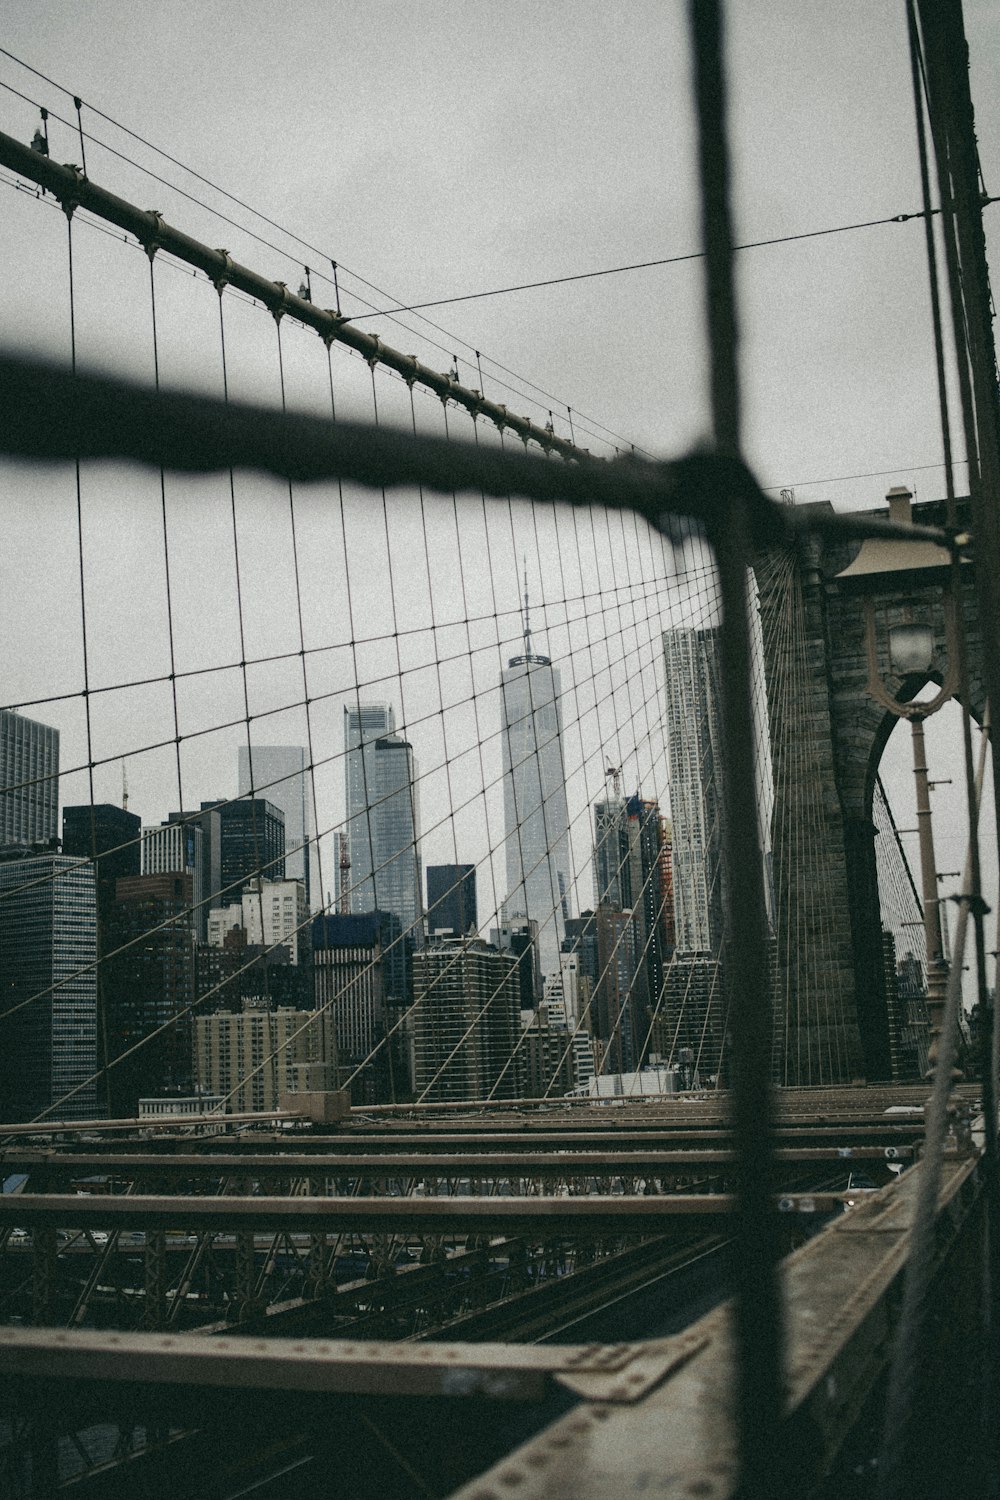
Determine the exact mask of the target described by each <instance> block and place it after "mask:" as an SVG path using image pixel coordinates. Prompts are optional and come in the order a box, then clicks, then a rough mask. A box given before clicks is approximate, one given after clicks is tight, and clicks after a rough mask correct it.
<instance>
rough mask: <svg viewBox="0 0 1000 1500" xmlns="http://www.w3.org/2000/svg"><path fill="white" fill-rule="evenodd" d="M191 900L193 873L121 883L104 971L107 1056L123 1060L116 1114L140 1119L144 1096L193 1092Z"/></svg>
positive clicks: (114, 1075)
mask: <svg viewBox="0 0 1000 1500" xmlns="http://www.w3.org/2000/svg"><path fill="white" fill-rule="evenodd" d="M193 895H194V892H193V877H192V875H191V874H190V873H187V874H180V873H172V874H159V875H135V876H130V877H127V878H123V879H121V880H119V881H118V884H117V888H116V900H115V909H114V914H113V917H112V922H111V934H110V945H111V951H110V953H109V955H108V957H107V958H106V960H105V966H104V993H105V997H106V1004H107V1010H108V1038H109V1045H108V1050H109V1054H110V1056H111V1058H112V1060H113V1059H114V1058H116V1057H119V1056H122V1057H123V1061H122V1062H121V1063H119V1064H118V1066H117V1067H115V1068H113V1069H112V1071H111V1073H110V1075H109V1077H110V1082H111V1091H110V1092H111V1107H112V1113H113V1114H115V1115H129V1116H131V1115H135V1114H136V1113H137V1112H138V1104H139V1099H140V1098H142V1097H144V1096H151V1095H155V1094H160V1093H163V1092H168V1093H189V1092H190V1089H191V1015H190V1010H191V1006H192V1004H193V1002H194V946H195V931H194V915H193V911H192V906H193ZM137 1044H141V1045H138V1046H137ZM133 1048H135V1050H134V1051H133V1050H132V1049H133Z"/></svg>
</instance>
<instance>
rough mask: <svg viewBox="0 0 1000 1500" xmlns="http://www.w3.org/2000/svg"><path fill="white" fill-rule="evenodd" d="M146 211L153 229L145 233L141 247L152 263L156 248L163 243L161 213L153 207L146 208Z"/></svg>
mask: <svg viewBox="0 0 1000 1500" xmlns="http://www.w3.org/2000/svg"><path fill="white" fill-rule="evenodd" d="M146 212H147V213H148V214H149V217H150V218H151V219H152V220H153V229H152V232H151V233H150V234H148V235H146V236H145V237H144V238H143V241H142V248H143V249H144V250H145V252H146V254H147V255H148V256H149V261H150V264H151V265H152V263H153V260H154V259H155V257H156V252H157V250H159V249H160V248H161V247H162V244H163V215H162V214H161V213H159V212H158V211H157V210H156V209H155V208H150V209H147V210H146Z"/></svg>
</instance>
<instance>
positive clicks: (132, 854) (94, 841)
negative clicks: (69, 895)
mask: <svg viewBox="0 0 1000 1500" xmlns="http://www.w3.org/2000/svg"><path fill="white" fill-rule="evenodd" d="M141 828H142V822H141V819H140V818H139V816H138V814H137V813H130V812H128V811H127V810H126V809H125V808H124V807H116V806H115V804H114V803H113V802H99V803H96V804H95V805H94V806H93V807H91V805H90V803H89V802H84V803H82V804H80V805H78V806H75V807H64V808H63V835H62V837H63V844H62V852H63V854H68V855H70V856H71V857H72V858H73V859H94V858H96V861H97V904H98V908H99V910H100V912H101V913H102V915H104V914H106V911H107V909H108V908H109V907H110V906H111V903H112V902H113V901H114V899H115V881H116V880H118V879H119V878H120V877H122V876H125V875H138V874H140V873H141V854H140V844H139V835H140V830H141Z"/></svg>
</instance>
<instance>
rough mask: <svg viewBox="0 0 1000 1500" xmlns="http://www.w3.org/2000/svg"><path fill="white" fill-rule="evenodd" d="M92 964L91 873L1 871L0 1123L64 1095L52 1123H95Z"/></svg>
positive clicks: (20, 863)
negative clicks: (92, 1120) (1, 1050)
mask: <svg viewBox="0 0 1000 1500" xmlns="http://www.w3.org/2000/svg"><path fill="white" fill-rule="evenodd" d="M53 732H54V731H53ZM96 960H97V897H96V891H95V883H94V866H93V865H92V864H91V863H89V862H84V861H82V860H78V859H67V858H66V857H65V856H64V855H60V854H41V855H37V856H33V857H29V858H26V859H17V858H15V859H7V860H3V861H0V1019H2V1026H3V1032H2V1035H3V1046H4V1065H3V1066H2V1067H0V1118H2V1119H4V1120H31V1119H34V1117H35V1116H36V1115H38V1114H40V1113H41V1112H42V1111H43V1110H48V1109H49V1107H50V1106H51V1105H54V1104H56V1103H57V1101H58V1100H60V1099H62V1097H63V1095H65V1094H67V1093H69V1092H70V1091H71V1090H73V1089H77V1090H78V1092H76V1093H74V1094H73V1097H72V1098H70V1099H67V1100H66V1102H65V1104H62V1105H58V1106H57V1108H56V1109H54V1110H53V1112H52V1117H53V1118H55V1119H63V1120H66V1119H71V1120H73V1119H86V1118H88V1117H90V1118H92V1117H93V1115H94V1114H95V1112H96V1099H97V1095H96V1091H95V1086H94V1083H93V1082H92V1081H88V1080H91V1079H92V1075H93V1073H94V1071H95V1069H96V1065H97V979H96V970H95V963H96ZM36 996H37V998H34V997H36ZM6 1011H12V1012H14V1013H13V1014H12V1015H11V1016H9V1017H7V1016H5V1015H4V1013H5V1012H6ZM80 1085H83V1087H82V1088H81V1087H79V1086H80Z"/></svg>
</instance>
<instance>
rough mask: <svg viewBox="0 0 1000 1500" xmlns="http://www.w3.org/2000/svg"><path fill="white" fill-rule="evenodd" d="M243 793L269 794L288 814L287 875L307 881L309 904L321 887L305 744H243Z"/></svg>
mask: <svg viewBox="0 0 1000 1500" xmlns="http://www.w3.org/2000/svg"><path fill="white" fill-rule="evenodd" d="M237 770H238V776H239V787H238V790H239V795H240V796H241V797H246V796H251V795H258V796H263V797H266V798H267V800H268V801H269V802H273V803H274V805H275V807H280V809H281V811H282V812H283V813H284V815H285V879H286V880H301V881H303V882H304V883H305V888H306V904H307V905H310V904H311V895H312V892H313V891H314V890H316V889H318V887H317V886H316V881H317V880H318V878H319V876H318V871H317V870H316V869H315V868H314V866H315V863H316V856H315V843H314V840H315V836H316V818H315V811H314V809H313V797H312V783H311V780H310V776H309V757H308V755H307V754H306V751H305V749H304V748H303V747H302V746H301V745H241V746H240V747H239V757H238V764H237Z"/></svg>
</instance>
